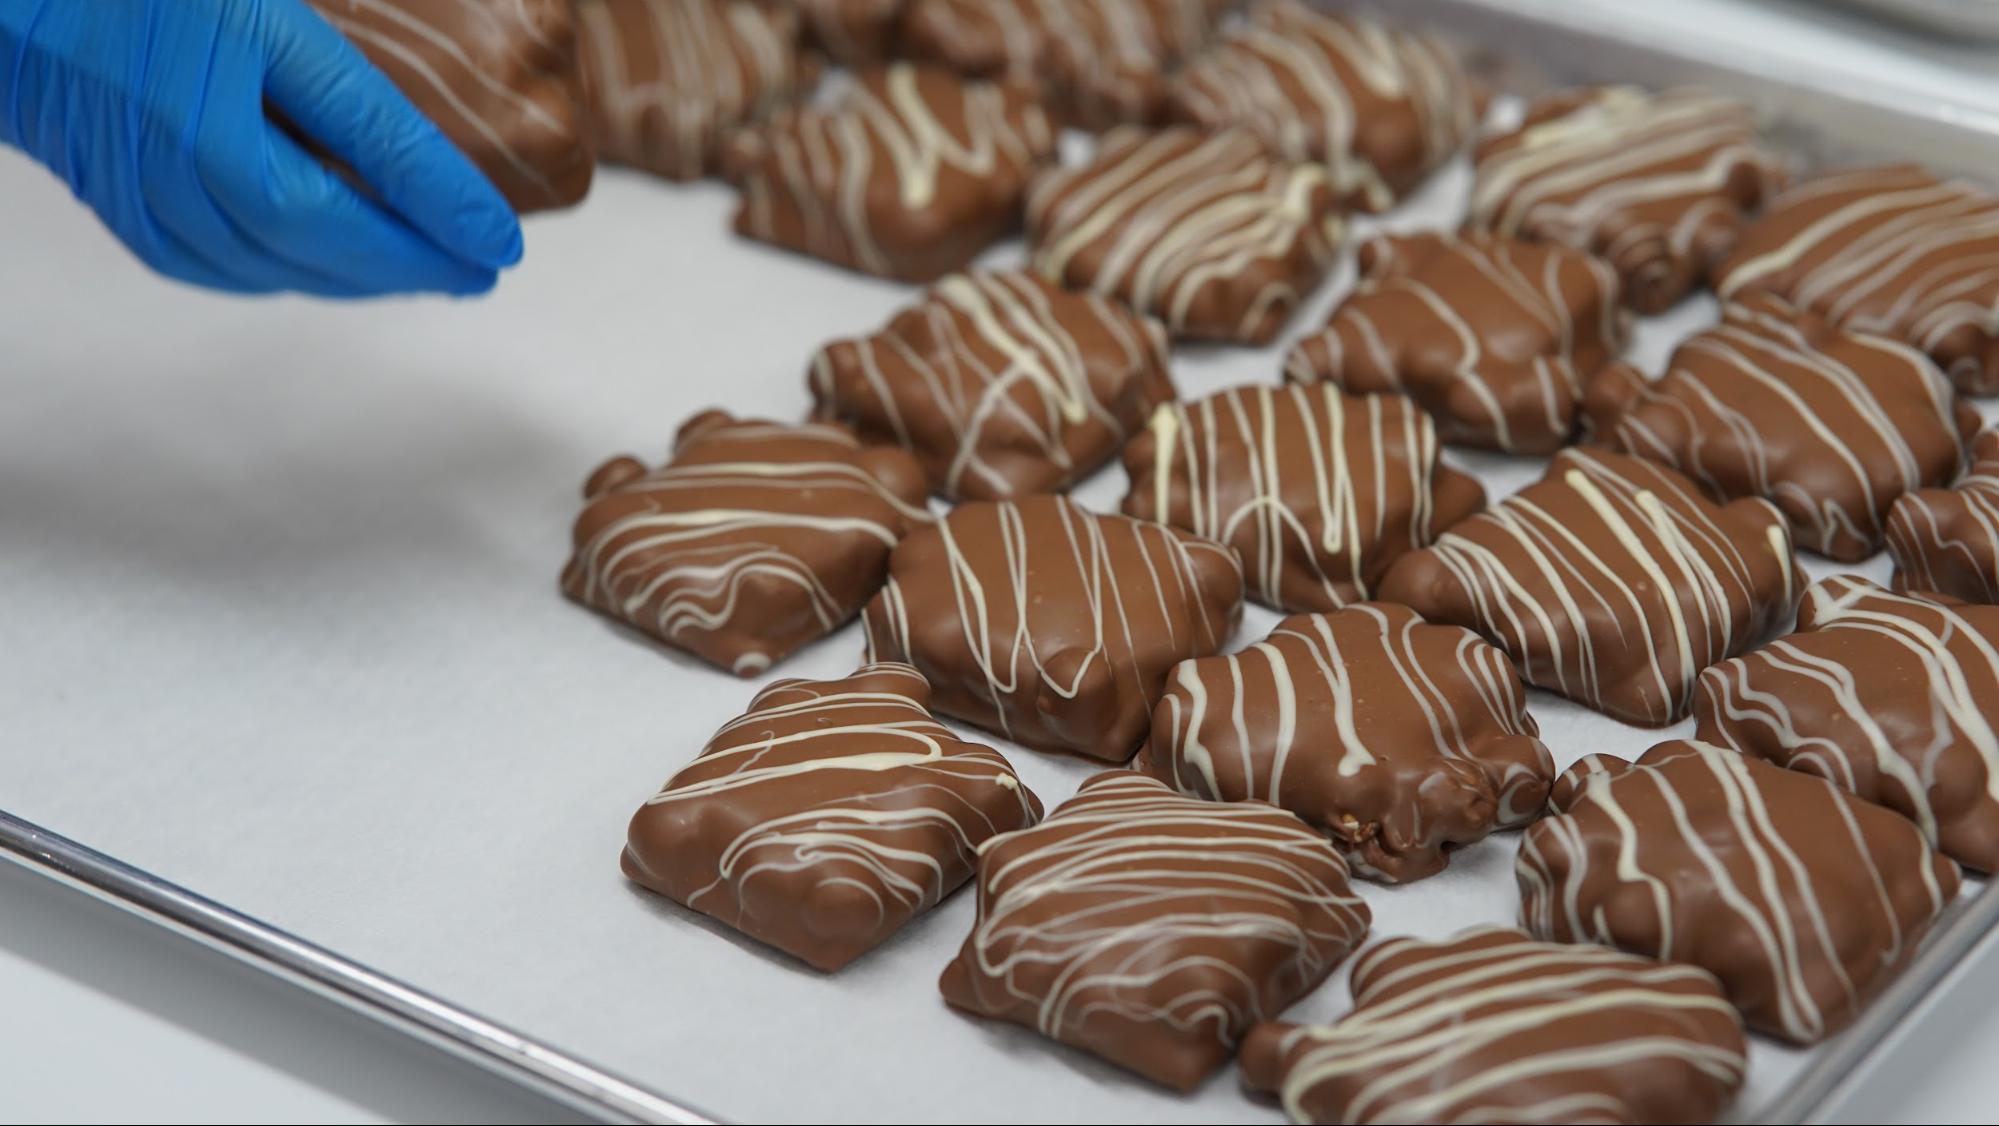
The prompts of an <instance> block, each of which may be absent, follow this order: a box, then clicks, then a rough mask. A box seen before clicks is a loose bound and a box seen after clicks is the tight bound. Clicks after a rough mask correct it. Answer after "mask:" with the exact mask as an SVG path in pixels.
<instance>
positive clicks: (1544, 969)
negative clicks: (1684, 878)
mask: <svg viewBox="0 0 1999 1126" xmlns="http://www.w3.org/2000/svg"><path fill="white" fill-rule="evenodd" d="M1351 982H1352V988H1353V999H1354V1007H1353V1011H1352V1012H1350V1013H1349V1014H1347V1015H1346V1016H1344V1017H1341V1018H1340V1019H1339V1020H1338V1021H1336V1022H1334V1023H1333V1024H1329V1025H1293V1024H1283V1023H1277V1022H1271V1023H1267V1024H1259V1025H1257V1026H1256V1027H1255V1028H1253V1029H1251V1030H1250V1032H1249V1035H1248V1036H1246V1037H1244V1038H1243V1045H1242V1074H1243V1080H1244V1082H1245V1083H1246V1084H1247V1085H1248V1086H1249V1087H1250V1088H1251V1089H1253V1090H1260V1091H1270V1092H1273V1093H1275V1094H1277V1095H1278V1096H1279V1097H1280V1098H1281V1099H1282V1101H1283V1104H1284V1109H1285V1112H1286V1113H1287V1114H1289V1115H1290V1116H1291V1120H1292V1121H1293V1122H1465V1123H1472V1122H1542V1123H1549V1122H1620V1123H1641V1122H1676V1123H1704V1122H1712V1121H1714V1119H1715V1117H1716V1116H1717V1115H1718V1114H1720V1113H1721V1110H1722V1108H1723V1107H1725V1106H1727V1105H1728V1101H1729V1099H1730V1098H1732V1097H1733V1096H1734V1094H1735V1092H1736V1091H1737V1090H1738V1089H1739V1088H1740V1087H1741V1086H1742V1075H1743V1071H1744V1069H1745V1068H1746V1066H1747V1064H1748V1058H1747V1053H1748V1044H1747V1043H1746V1041H1745V1040H1744V1039H1743V1035H1742V1018H1741V1017H1740V1016H1739V1015H1737V1013H1736V1011H1735V1009H1734V1008H1733V1007H1732V1006H1731V1005H1730V1004H1729V1003H1728V999H1727V998H1726V997H1724V996H1723V995H1722V992H1721V986H1720V985H1719V984H1718V983H1717V982H1716V981H1715V979H1714V976H1713V975H1711V974H1709V973H1708V972H1707V971H1705V970H1701V969H1697V968H1695V967H1693V966H1683V965H1675V964H1673V963H1670V962H1657V961H1653V960H1652V959H1650V958H1639V957H1634V956H1633V955H1630V954H1625V953H1621V952H1619V951H1616V950H1608V949H1605V948H1603V947H1599V946H1577V945H1574V944H1570V943H1554V942H1537V941H1535V940H1533V939H1532V938H1529V937H1528V936H1527V935H1525V934H1522V933H1521V932H1519V931H1517V930H1513V929H1511V928H1505V927H1482V928H1479V929H1476V930H1469V931H1465V932H1463V933H1462V934H1459V935H1457V936H1456V937H1454V938H1450V939H1447V940H1445V941H1442V942H1427V941H1424V940H1422V939H1418V938H1391V939H1387V940H1385V941H1383V942H1378V943H1376V944H1375V945H1373V946H1371V947H1369V948H1368V949H1367V950H1366V951H1364V952H1362V954H1361V955H1360V957H1359V958H1356V959H1355V960H1354V964H1353V974H1352V978H1351Z"/></svg>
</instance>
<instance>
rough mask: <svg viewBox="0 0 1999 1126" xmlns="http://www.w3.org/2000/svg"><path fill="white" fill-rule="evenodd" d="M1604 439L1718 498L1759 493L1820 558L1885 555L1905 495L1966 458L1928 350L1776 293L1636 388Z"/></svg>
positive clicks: (1937, 480) (1728, 315) (1952, 405)
mask: <svg viewBox="0 0 1999 1126" xmlns="http://www.w3.org/2000/svg"><path fill="white" fill-rule="evenodd" d="M1632 383H1633V391H1634V394H1633V397H1632V401H1631V403H1630V404H1629V405H1628V406H1626V407H1624V408H1623V410H1622V411H1621V413H1619V414H1618V416H1617V418H1616V420H1615V422H1614V424H1612V425H1611V427H1610V429H1609V433H1608V434H1607V436H1606V437H1607V440H1608V441H1609V442H1610V444H1612V445H1614V446H1616V447H1618V448H1620V449H1622V450H1624V451H1626V452H1628V453H1632V454H1636V455H1638V456H1640V457H1645V458H1650V459H1651V460H1654V461H1658V462H1660V463H1662V464H1665V465H1670V466H1673V467H1674V468H1676V469H1678V470H1680V471H1681V472H1683V473H1686V474H1687V475H1688V476H1690V477H1692V478H1693V479H1694V480H1696V481H1699V482H1701V483H1702V484H1704V485H1706V486H1707V487H1708V488H1709V490H1710V491H1712V492H1714V493H1716V494H1718V495H1721V496H1760V497H1765V498H1767V499H1768V500H1770V501H1771V502H1772V503H1774V504H1775V505H1776V506H1777V508H1778V510H1779V511H1781V512H1783V513H1784V515H1785V517H1786V518H1787V519H1788V520H1789V521H1790V524H1791V528H1792V531H1793V533H1794V535H1796V536H1797V537H1798V538H1799V539H1800V540H1802V541H1803V543H1804V544H1805V545H1806V546H1808V547H1810V548H1811V549H1813V550H1816V551H1817V552H1819V553H1820V554H1821V555H1829V556H1831V557H1833V558H1836V559H1845V560H1858V559H1863V558H1866V557H1867V556H1870V555H1873V554H1874V553H1875V552H1876V551H1878V550H1879V549H1880V546H1881V541H1882V538H1883V536H1884V535H1885V530H1886V529H1885V526H1886V524H1887V520H1888V509H1889V506H1890V505H1892V504H1893V503H1894V501H1895V499H1896V498H1897V497H1899V496H1901V495H1902V494H1903V493H1906V492H1909V491H1911V490H1914V489H1919V488H1922V487H1924V486H1926V485H1936V484H1941V483H1943V482H1944V481H1946V480H1948V479H1949V478H1950V477H1951V476H1953V475H1954V474H1955V473H1956V471H1957V467H1958V463H1959V461H1960V458H1961V450H1960V447H1959V437H1958V422H1957V398H1956V394H1955V392H1954V391H1953V389H1952V387H1951V384H1950V381H1949V380H1948V379H1946V378H1945V377H1944V375H1943V373H1942V372H1941V371H1939V370H1938V369H1937V368H1936V366H1935V365H1934V364H1932V363H1930V362H1929V360H1928V359H1926V358H1925V357H1924V356H1923V355H1922V354H1921V353H1920V352H1917V351H1916V350H1915V349H1913V348H1910V347H1908V346H1907V345H1903V344H1899V343H1897V342H1895V341H1892V340H1889V339H1887V338H1884V337H1878V336H1865V335H1856V334H1853V333H1846V332H1841V331H1839V330H1837V329H1834V328H1832V327H1831V326H1830V325H1828V324H1826V323H1825V322H1823V321H1820V320H1819V319H1818V318H1816V317H1811V316H1809V315H1808V314H1807V315H1800V314H1798V313H1797V312H1796V311H1795V310H1793V309H1791V308H1790V307H1789V306H1786V305H1784V304H1783V303H1782V302H1780V301H1778V300H1776V299H1774V298H1771V297H1768V296H1762V295H1759V296H1754V297H1752V298H1751V300H1750V301H1749V302H1748V303H1742V304H1733V305H1730V306H1728V307H1727V308H1726V309H1725V310H1724V315H1723V319H1722V323H1721V324H1720V325H1718V326H1716V327H1714V328H1712V329H1709V330H1707V331H1706V332H1703V333H1701V334H1699V335H1697V336H1695V337H1693V338H1691V339H1689V340H1688V341H1686V342H1685V343H1683V344H1681V345H1680V347H1679V349H1678V351H1676V352H1675V353H1674V355H1673V360H1672V364H1671V366H1670V367H1669V369H1668V370H1667V372H1666V374H1665V375H1664V376H1663V377H1662V378H1661V379H1659V380H1658V381H1657V382H1645V381H1643V380H1642V379H1637V378H1635V373H1634V378H1633V380H1632Z"/></svg>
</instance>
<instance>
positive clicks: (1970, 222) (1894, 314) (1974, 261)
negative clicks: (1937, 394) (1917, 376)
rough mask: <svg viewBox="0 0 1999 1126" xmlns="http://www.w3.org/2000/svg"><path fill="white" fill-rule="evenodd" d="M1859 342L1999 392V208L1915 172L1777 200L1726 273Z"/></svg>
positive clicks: (1829, 179)
mask: <svg viewBox="0 0 1999 1126" xmlns="http://www.w3.org/2000/svg"><path fill="white" fill-rule="evenodd" d="M1716 288H1717V289H1718V290H1719V291H1720V292H1721V294H1722V295H1723V296H1730V295H1734V294H1737V293H1746V292H1749V291H1753V290H1758V289H1763V290H1769V291H1772V292H1775V293H1777V294H1779V295H1781V296H1783V297H1785V298H1787V299H1788V300H1790V301H1791V302H1792V303H1793V304H1795V305H1798V306H1801V307H1803V308H1806V309H1810V310H1812V311H1813V312H1816V313H1819V314H1821V315H1823V316H1825V317H1827V318H1829V319H1831V320H1833V321H1835V322H1837V323H1839V324H1841V325H1843V326H1845V327H1847V328H1850V329H1853V330H1855V331H1858V332H1872V333H1879V334H1881V335H1884V336H1893V337H1895V338H1897V339H1900V340H1903V341H1906V342H1907V343H1909V344H1910V345H1912V346H1914V347H1916V348H1919V349H1921V350H1923V351H1924V352H1927V353H1929V354H1930V355H1931V356H1932V357H1933V358H1935V359H1936V361H1937V363H1938V364H1939V365H1941V366H1942V367H1943V368H1944V369H1945V371H1946V372H1948V373H1949V375H1950V376H1951V378H1952V379H1953V380H1954V381H1955V382H1956V383H1957V385H1958V387H1959V388H1961V389H1963V390H1965V391H1968V392H1971V393H1973V394H1987V393H1990V392H1992V391H1994V390H1999V196H1995V195H1993V194H1991V193H1990V192H1987V191H1985V190H1983V189H1980V188H1977V187H1974V186H1973V185H1971V184H1967V183H1964V182H1962V181H1957V180H1942V179H1939V178H1937V177H1936V176H1935V175H1933V174H1931V173H1929V172H1926V171H1924V170H1923V169H1921V168H1917V167H1915V166H1913V165H1899V166H1889V167H1880V168H1860V169H1852V170H1847V171H1840V172H1832V173H1827V174H1823V175H1819V176H1814V177H1812V178H1811V179H1809V180H1806V181H1804V182H1803V183H1800V184H1799V185H1798V186H1797V187H1795V188H1793V189H1792V190H1791V191H1788V192H1786V193H1784V194H1783V195H1782V196H1780V197H1779V198H1778V199H1777V200H1776V201H1775V202H1774V203H1773V204H1772V205H1771V207H1770V209H1769V211H1768V212H1766V213H1765V214H1764V216H1763V217H1762V218H1761V219H1760V220H1758V221H1757V222H1756V224H1755V225H1753V226H1752V227H1751V228H1750V229H1749V231H1748V232H1747V233H1746V234H1745V235H1744V237H1743V240H1742V243H1741V245H1740V246H1739V247H1738V248H1737V250H1736V253H1735V255H1734V257H1732V258H1731V259H1730V260H1729V261H1728V262H1727V263H1726V264H1725V265H1724V266H1723V268H1722V270H1721V272H1720V276H1719V279H1718V284H1717V286H1716Z"/></svg>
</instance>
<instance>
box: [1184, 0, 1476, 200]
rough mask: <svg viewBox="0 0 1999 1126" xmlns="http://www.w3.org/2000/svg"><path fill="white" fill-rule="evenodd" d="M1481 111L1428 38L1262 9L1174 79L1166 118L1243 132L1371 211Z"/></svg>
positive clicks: (1432, 163) (1275, 3)
mask: <svg viewBox="0 0 1999 1126" xmlns="http://www.w3.org/2000/svg"><path fill="white" fill-rule="evenodd" d="M1479 103H1480V99H1479V97H1478V95H1477V94H1476V93H1475V92H1474V90H1473V88H1472V84H1471V82H1470V80H1469V79H1468V78H1466V76H1465V73H1464V71H1463V69H1462V68H1461V67H1460V65H1459V63H1458V60H1457V58H1456V56H1455V55H1453V54H1452V53H1451V51H1450V49H1449V48H1448V47H1445V46H1444V45H1443V44H1442V43H1440V42H1438V41H1436V40H1434V39H1432V38H1430V37H1429V36H1427V35H1424V34H1421V33H1418V32H1414V31H1409V30H1405V29H1400V28H1392V27H1388V26H1386V25H1383V24H1381V23H1377V22H1376V21H1374V20H1372V19H1368V18H1366V17H1360V16H1353V15H1333V14H1330V13H1326V12H1321V11H1318V10H1316V9H1314V8H1311V7H1308V6H1307V5H1305V4H1301V3H1299V2H1298V0H1259V2H1258V3H1257V4H1256V5H1255V6H1253V7H1252V8H1251V9H1250V13H1249V19H1248V20H1247V21H1246V22H1245V23H1244V24H1243V25H1241V26H1239V27H1236V28H1234V29H1232V30H1230V31H1229V32H1228V33H1227V34H1226V36H1225V37H1224V39H1223V41H1222V43H1221V45H1220V46H1218V47H1216V48H1215V49H1213V50H1211V51H1208V52H1206V53H1205V54H1203V55H1201V56H1199V57H1197V58H1196V59H1194V60H1193V61H1192V62H1190V63H1189V64H1188V65H1187V66H1186V68H1185V69H1184V70H1182V71H1181V72H1180V73H1179V75H1178V76H1177V77H1176V78H1175V79H1174V82H1173V86H1172V90H1171V92H1170V93H1169V95H1168V99H1167V107H1168V108H1167V116H1168V118H1169V119H1170V120H1173V121H1177V122H1181V123H1184V124H1189V125H1197V126H1200V127H1202V128H1206V129H1219V128H1222V127H1224V126H1240V127H1242V128H1244V129H1247V130H1249V131H1250V132H1252V133H1255V134H1256V135H1257V136H1258V137H1260V138H1262V139H1263V141H1264V143H1265V144H1267V145H1269V146H1271V148H1272V149H1273V150H1274V151H1276V152H1278V153H1280V154H1282V155H1283V156H1285V157H1286V158H1288V159H1290V160H1294V161H1314V162H1317V163H1319V164H1323V165H1325V166H1326V167H1327V168H1328V169H1329V170H1330V171H1331V173H1332V176H1333V180H1334V182H1335V183H1336V184H1337V185H1338V191H1339V195H1340V196H1341V198H1342V199H1343V200H1344V201H1345V202H1346V203H1347V204H1348V205H1350V206H1354V207H1359V208H1362V209H1364V210H1367V211H1376V212H1378V211H1386V210H1387V209H1388V208H1389V207H1390V206H1392V205H1393V204H1394V203H1395V201H1396V200H1397V199H1399V198H1400V197H1401V196H1403V195H1404V194H1406V193H1407V192H1409V191H1410V190H1411V189H1413V188H1415V187H1416V185H1418V184H1419V183H1421V182H1422V180H1423V179H1424V177H1426V176H1428V175H1429V173H1430V172H1431V170H1432V169H1434V168H1436V167H1437V166H1438V165H1439V164H1442V163H1443V162H1444V161H1445V160H1448V159H1449V158H1450V157H1451V156H1452V154H1454V153H1456V152H1457V151H1458V149H1459V148H1460V147H1462V146H1463V145H1464V143H1465V140H1466V139H1467V138H1468V137H1469V136H1470V135H1471V132H1472V130H1473V128H1475V127H1476V126H1477V124H1478V118H1479V114H1480V111H1481V106H1480V104H1479Z"/></svg>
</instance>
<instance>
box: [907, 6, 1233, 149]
mask: <svg viewBox="0 0 1999 1126" xmlns="http://www.w3.org/2000/svg"><path fill="white" fill-rule="evenodd" d="M1233 2H1234V0H911V2H910V4H909V8H908V11H907V14H905V15H904V17H903V22H902V43H903V47H904V49H905V50H906V51H907V52H908V53H909V54H910V55H911V56H913V57H915V58H919V59H927V60H930V61H933V62H937V63H940V64H942V65H944V66H948V67H950V68H951V69H952V70H955V71H957V72H958V73H960V74H963V75H967V76H971V77H981V78H983V77H1008V78H1015V79H1020V80H1023V81H1029V82H1038V83H1040V84H1041V86H1042V88H1043V89H1044V90H1046V91H1047V95H1048V100H1049V104H1050V105H1052V106H1054V107H1055V108H1056V110H1057V111H1058V113H1059V115H1060V116H1062V117H1063V118H1064V119H1066V120H1067V121H1069V122H1072V123H1074V124H1078V125H1083V126H1086V127H1089V128H1095V129H1102V128H1107V127H1109V126H1112V125H1116V124H1120V123H1126V122H1129V123H1134V124H1144V123H1147V122H1151V121H1153V120H1155V119H1156V118H1157V117H1158V116H1159V114H1160V112H1161V110H1162V108H1163V106H1164V102H1165V98H1166V81H1167V74H1168V72H1169V71H1170V70H1171V69H1172V68H1173V67H1174V66H1177V65H1178V64H1179V63H1180V61H1181V60H1183V59H1185V58H1186V57H1187V56H1189V55H1191V54H1193V53H1194V52H1196V51H1198V50H1199V49H1200V48H1201V47H1203V46H1206V45H1207V43H1208V42H1209V41H1210V40H1211V39H1212V38H1213V36H1214V31H1215V22H1216V20H1217V19H1219V17H1220V15H1221V13H1222V11H1223V10H1224V9H1226V8H1227V7H1229V6H1231V4H1232V3H1233Z"/></svg>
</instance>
